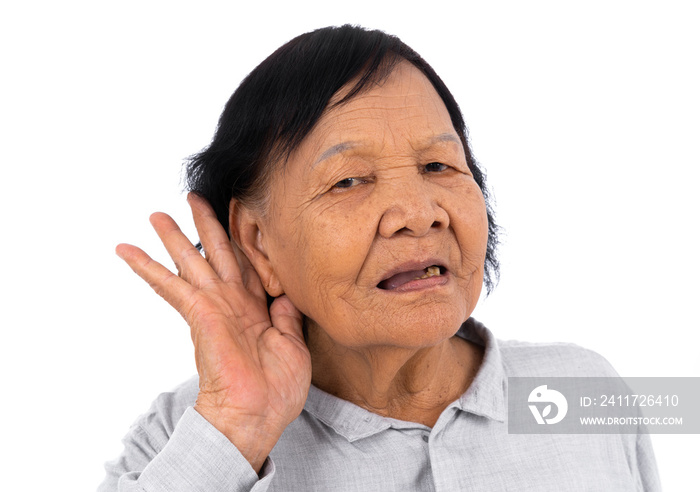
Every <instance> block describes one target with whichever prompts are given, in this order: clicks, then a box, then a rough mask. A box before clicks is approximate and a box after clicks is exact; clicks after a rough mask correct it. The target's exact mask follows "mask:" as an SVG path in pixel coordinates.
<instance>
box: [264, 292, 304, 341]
mask: <svg viewBox="0 0 700 492" xmlns="http://www.w3.org/2000/svg"><path fill="white" fill-rule="evenodd" d="M303 320H304V317H303V315H302V314H301V311H299V310H298V309H297V308H296V307H295V306H294V304H292V301H291V300H289V297H287V296H286V295H282V296H280V297H278V298H277V299H275V300H274V301H273V303H272V305H271V306H270V321H271V322H272V326H274V327H275V328H277V329H278V330H279V331H280V332H281V333H282V334H284V335H286V336H290V337H292V338H295V339H296V340H297V341H299V342H301V343H304V344H305V342H304V334H303V330H302V325H303Z"/></svg>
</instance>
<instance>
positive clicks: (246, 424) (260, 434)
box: [194, 403, 284, 473]
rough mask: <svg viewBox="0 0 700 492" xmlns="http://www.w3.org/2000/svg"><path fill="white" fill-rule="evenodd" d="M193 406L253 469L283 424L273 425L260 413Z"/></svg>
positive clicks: (280, 430) (272, 442)
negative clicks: (259, 414) (252, 414)
mask: <svg viewBox="0 0 700 492" xmlns="http://www.w3.org/2000/svg"><path fill="white" fill-rule="evenodd" d="M194 409H195V410H196V411H197V413H199V414H200V415H201V416H202V417H203V418H204V419H205V420H206V421H207V422H209V423H210V424H211V425H212V426H214V427H215V428H216V429H217V430H218V431H219V432H221V433H222V434H223V435H224V436H225V437H226V438H227V439H228V440H229V441H230V442H231V443H232V444H233V445H234V446H236V448H237V449H238V451H239V452H240V453H241V454H242V455H243V457H244V458H245V459H246V460H247V461H248V463H250V466H251V467H252V468H253V470H255V472H256V473H260V470H261V468H262V466H263V464H264V463H265V459H267V457H268V456H269V454H270V451H272V448H273V447H274V446H275V444H276V443H277V441H278V440H279V437H280V436H281V435H282V432H283V431H284V426H282V427H281V428H280V426H276V425H273V424H271V422H270V421H269V419H266V418H265V417H263V416H251V415H240V414H237V413H231V412H228V411H226V410H222V409H220V408H215V407H210V406H207V405H202V404H200V403H196V404H195V406H194Z"/></svg>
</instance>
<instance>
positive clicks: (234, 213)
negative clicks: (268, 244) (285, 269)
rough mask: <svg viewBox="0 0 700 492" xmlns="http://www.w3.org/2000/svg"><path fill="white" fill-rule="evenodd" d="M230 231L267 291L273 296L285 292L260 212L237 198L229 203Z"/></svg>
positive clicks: (232, 238) (233, 239)
mask: <svg viewBox="0 0 700 492" xmlns="http://www.w3.org/2000/svg"><path fill="white" fill-rule="evenodd" d="M228 221H229V231H231V240H232V241H234V242H235V243H236V245H237V246H238V247H239V248H240V250H241V251H243V254H245V255H246V257H247V258H248V261H250V263H251V264H252V265H253V268H255V271H256V272H257V273H258V276H259V277H260V281H261V282H262V285H263V287H264V288H265V291H267V293H268V294H269V295H271V296H272V297H279V296H281V295H282V294H284V289H282V285H281V284H280V281H279V278H278V277H277V275H276V273H275V269H274V267H273V266H272V263H271V262H270V258H269V256H268V253H267V250H266V248H265V241H264V239H265V238H264V237H263V228H261V222H262V221H261V218H260V216H259V214H257V213H255V212H254V211H252V210H250V209H249V208H248V207H245V206H243V205H242V204H241V203H240V202H239V201H238V200H236V199H235V198H234V199H232V200H231V202H230V204H229V215H228Z"/></svg>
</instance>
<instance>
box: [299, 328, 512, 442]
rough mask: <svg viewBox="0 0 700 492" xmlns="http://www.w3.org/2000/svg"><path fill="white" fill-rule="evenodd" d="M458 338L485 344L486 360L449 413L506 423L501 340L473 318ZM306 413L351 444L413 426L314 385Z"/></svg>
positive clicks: (305, 408)
mask: <svg viewBox="0 0 700 492" xmlns="http://www.w3.org/2000/svg"><path fill="white" fill-rule="evenodd" d="M457 335H458V336H460V337H462V338H464V339H466V340H469V341H471V342H474V343H476V344H479V345H482V346H483V347H484V357H483V360H482V362H481V366H480V367H479V370H478V372H477V374H476V377H475V378H474V380H473V381H472V383H471V385H470V386H469V388H468V389H467V391H466V392H465V393H464V394H463V395H462V396H461V397H460V398H459V399H458V400H457V401H455V402H454V403H452V404H451V405H450V406H448V407H447V408H446V409H445V411H447V410H449V409H450V408H458V409H460V410H462V411H464V412H467V413H472V414H474V415H479V416H482V417H486V418H490V419H493V420H497V421H500V422H503V421H504V420H505V371H504V369H503V362H502V360H501V353H500V350H499V348H498V341H497V340H496V338H495V337H494V336H493V334H492V333H491V331H489V329H488V328H486V327H485V326H484V325H483V324H481V323H479V322H478V321H476V320H475V319H473V318H469V319H468V320H467V321H466V322H465V323H464V324H463V325H462V326H461V327H460V329H459V331H458V332H457ZM304 411H306V412H308V413H309V414H311V415H313V416H314V417H315V418H316V419H318V420H320V421H321V422H323V423H324V424H326V425H328V426H329V427H331V428H332V429H333V430H334V431H335V432H337V433H338V434H340V435H341V436H343V437H345V438H346V439H347V440H348V441H350V442H353V441H356V440H358V439H362V438H364V437H368V436H371V435H373V434H377V433H379V432H381V431H383V430H386V429H389V428H391V427H394V428H406V427H407V425H408V424H409V423H406V422H400V421H397V420H394V419H390V418H386V417H382V416H380V415H377V414H375V413H372V412H369V411H367V410H365V409H364V408H361V407H359V406H357V405H355V404H354V403H350V402H348V401H345V400H342V399H340V398H338V397H336V396H333V395H331V394H329V393H326V392H325V391H323V390H320V389H318V388H317V387H315V386H314V385H311V387H310V388H309V396H308V397H307V399H306V404H305V405H304ZM413 426H415V427H420V428H425V426H422V425H420V424H413Z"/></svg>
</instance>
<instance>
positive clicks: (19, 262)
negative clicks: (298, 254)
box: [0, 1, 700, 491]
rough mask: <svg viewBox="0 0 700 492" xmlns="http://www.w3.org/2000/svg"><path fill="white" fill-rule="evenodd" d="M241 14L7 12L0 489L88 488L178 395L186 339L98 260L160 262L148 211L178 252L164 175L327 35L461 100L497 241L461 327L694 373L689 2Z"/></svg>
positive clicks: (172, 182)
mask: <svg viewBox="0 0 700 492" xmlns="http://www.w3.org/2000/svg"><path fill="white" fill-rule="evenodd" d="M242 3H243V2H207V1H200V2H174V1H169V2H164V1H163V2H148V1H139V2H135V1H122V2H119V3H117V2H111V3H107V2H77V1H63V2H48V1H45V2H31V1H27V2H22V3H20V2H13V3H12V5H13V6H12V7H8V6H7V5H9V4H10V2H6V3H5V4H4V5H5V6H3V7H2V10H1V11H0V50H2V51H1V57H2V58H1V63H2V77H1V78H0V84H2V91H0V146H1V148H0V158H1V159H2V174H1V175H2V183H3V186H2V193H1V194H0V200H2V202H1V208H0V210H2V223H1V225H2V231H3V239H2V244H1V246H0V247H1V248H2V252H1V253H2V256H1V257H2V284H3V286H4V289H3V294H2V296H1V297H0V299H2V313H3V318H2V319H3V322H2V324H3V330H2V334H3V335H2V343H1V344H0V347H1V348H0V351H1V352H0V356H1V359H0V364H2V367H1V369H2V377H3V385H2V386H3V391H2V403H1V406H0V412H2V422H3V424H4V430H3V437H2V441H3V448H4V449H5V450H6V451H9V452H10V453H11V457H10V460H9V462H8V461H7V458H6V459H5V460H4V462H3V465H2V466H8V469H7V471H6V472H5V473H3V476H4V477H6V478H5V479H3V480H6V479H7V478H8V477H9V478H10V480H12V479H13V478H21V480H22V482H20V483H24V484H25V485H28V484H31V486H29V487H30V488H31V489H32V490H90V489H94V488H95V487H96V486H97V484H98V483H99V482H100V480H101V479H102V476H103V470H102V463H103V462H104V461H106V460H108V459H111V458H112V457H114V456H116V455H117V454H118V453H119V452H120V450H121V444H120V442H119V440H120V438H121V436H122V435H123V434H124V433H125V432H126V431H127V429H128V427H129V425H130V423H131V422H132V421H133V420H134V419H135V418H136V417H137V416H138V415H139V414H140V413H141V412H143V411H145V410H146V409H147V408H148V406H149V404H150V402H151V401H152V400H153V398H154V397H155V396H156V395H157V394H158V393H159V392H161V391H164V390H168V389H170V388H172V387H173V386H175V385H176V384H177V383H179V382H181V381H182V380H184V379H186V378H188V377H189V376H190V375H192V374H194V371H195V369H194V363H193V358H192V354H191V344H190V341H189V332H188V329H187V326H186V325H185V324H184V322H182V321H181V320H180V319H179V317H178V316H177V314H176V313H175V312H174V311H172V310H171V308H170V307H169V306H168V305H167V304H166V303H165V302H163V301H162V300H160V299H159V298H158V297H157V296H156V295H155V294H153V293H152V292H151V291H150V290H149V288H148V286H146V285H145V284H144V283H143V282H141V281H140V280H139V279H138V278H137V277H136V276H135V275H133V274H132V273H131V271H130V270H129V269H128V268H127V267H126V265H124V264H122V263H121V261H120V260H119V259H118V258H117V257H116V256H115V255H114V253H113V250H114V246H115V245H116V244H117V243H119V242H122V241H125V242H131V243H135V244H138V245H140V246H142V247H143V248H144V249H146V251H148V252H150V253H152V255H153V256H155V257H156V258H158V259H160V260H161V261H163V262H167V260H168V259H167V256H166V254H165V252H164V250H163V248H162V247H161V246H160V245H159V243H158V241H157V239H156V237H155V234H154V233H152V231H151V230H150V226H149V224H148V215H149V214H150V213H151V212H153V211H156V210H163V211H167V212H169V213H171V214H172V215H173V216H174V217H175V218H176V220H178V222H180V223H181V225H182V226H183V228H184V229H185V230H186V232H188V234H189V235H190V237H192V238H194V234H193V226H192V224H191V220H190V217H189V213H188V209H187V207H186V205H185V202H184V195H183V194H182V193H181V190H182V184H181V181H180V168H181V163H182V161H183V159H184V158H185V157H186V156H188V155H190V154H192V153H194V152H197V151H198V150H200V149H201V148H202V147H204V146H205V145H207V143H208V142H209V140H210V138H211V136H212V135H213V132H214V129H215V125H216V121H217V118H218V115H219V113H220V111H221V110H222V108H223V105H224V103H225V102H226V100H227V99H228V97H229V95H230V94H231V92H232V91H233V90H234V89H235V88H236V86H237V85H238V83H239V82H240V80H241V79H242V78H243V77H244V76H245V75H246V74H247V73H248V72H249V71H250V70H252V69H253V68H254V67H255V65H257V63H259V62H260V61H262V60H263V58H265V57H266V56H267V55H268V54H270V53H271V52H272V51H273V50H274V49H275V48H277V47H278V46H280V45H281V44H283V43H284V42H286V41H288V40H289V39H291V38H292V37H294V36H295V35H297V34H300V33H302V32H305V31H308V30H311V29H314V28H317V27H323V26H326V25H330V24H336V25H337V24H343V23H348V22H349V23H356V24H362V25H364V26H366V27H371V28H380V29H383V30H386V31H387V32H390V33H393V34H396V35H398V36H399V37H401V38H402V39H403V40H404V41H405V42H407V43H408V44H409V45H410V46H412V47H413V48H414V49H416V50H417V51H418V52H419V53H421V54H422V55H423V56H424V57H425V58H426V59H427V60H428V62H429V63H431V64H432V65H433V67H434V68H435V69H436V71H437V72H438V73H439V74H440V75H441V76H442V78H443V79H444V80H445V82H446V83H447V85H448V87H450V88H451V90H452V92H453V93H454V95H455V97H456V98H457V100H458V102H459V103H460V105H461V107H462V110H463V112H464V114H465V118H466V120H467V123H468V125H469V128H470V132H471V141H472V145H473V149H474V152H475V154H476V156H477V158H478V159H479V161H480V162H481V163H482V164H483V166H484V167H485V169H486V170H487V172H488V178H489V185H490V187H491V188H492V190H493V192H494V193H495V196H496V198H497V204H496V205H497V217H498V221H499V223H500V224H501V225H502V226H503V227H504V228H505V230H506V234H505V236H504V244H503V246H502V248H501V259H502V264H503V267H502V272H503V274H502V281H501V284H500V286H499V287H498V288H497V289H496V291H495V292H494V294H493V295H492V296H491V297H489V298H488V299H487V300H486V301H484V302H483V303H482V304H481V305H480V306H479V307H478V308H477V312H475V316H476V317H477V318H478V319H480V320H482V321H484V322H485V323H486V325H487V326H489V327H490V328H491V330H492V331H493V332H494V333H495V334H496V335H497V336H498V337H499V338H503V339H510V338H515V339H521V340H529V341H570V342H575V343H578V344H580V345H583V346H585V347H589V348H592V349H594V350H596V351H598V352H600V353H601V354H602V355H604V356H605V357H606V358H607V359H608V360H609V361H610V362H611V363H612V364H613V365H614V366H615V367H616V369H617V370H618V372H619V373H620V374H621V375H624V376H700V364H699V362H698V355H697V354H698V344H699V343H700V335H698V331H699V329H700V322H698V317H697V316H696V314H695V311H696V308H697V297H698V294H699V293H700V289H698V283H697V279H698V277H699V276H700V262H699V260H698V251H700V237H699V233H698V218H697V217H698V211H699V210H700V198H698V194H699V193H698V189H697V181H698V179H699V178H700V173H699V172H698V165H699V164H700V159H699V158H698V154H699V152H698V147H697V145H698V134H700V121H699V116H698V115H700V99H699V96H698V87H700V74H699V71H698V70H699V69H698V65H699V64H698V49H697V47H698V46H700V35H699V34H698V33H699V32H700V30H698V28H697V26H698V21H699V20H700V18H699V16H698V14H697V12H696V11H695V9H694V8H693V7H692V6H691V5H692V3H693V2H687V3H680V2H672V1H671V2H669V1H664V2H618V1H606V2H590V1H588V2H583V1H579V2H561V1H558V2H537V1H535V2H510V3H503V2H493V1H490V2H486V1H483V2H464V1H461V2H453V3H450V2H425V1H423V2H418V3H415V4H412V3H411V2H406V1H403V2H396V3H395V4H391V3H389V2H386V3H381V2H377V1H370V2H358V1H353V2H347V3H346V4H345V5H341V6H331V5H335V4H334V3H331V2H319V3H318V4H313V3H308V4H306V3H304V2H285V3H284V4H281V5H274V4H270V2H258V3H257V4H256V6H253V2H246V4H248V5H247V6H246V7H241V6H240V4H242ZM653 442H654V445H655V449H656V454H657V459H658V464H659V468H660V472H661V476H662V480H663V482H664V484H665V488H666V490H671V491H673V490H688V489H689V488H692V487H693V486H694V485H693V484H694V483H695V482H694V480H693V477H696V475H697V464H698V458H699V455H698V451H697V450H698V449H699V448H700V436H698V435H678V436H666V435H656V436H654V437H653ZM4 483H7V482H4ZM17 489H18V487H17V486H15V488H13V490H17Z"/></svg>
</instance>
